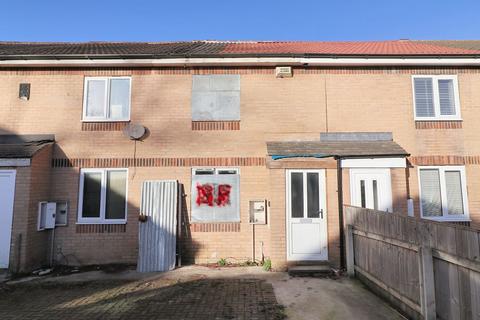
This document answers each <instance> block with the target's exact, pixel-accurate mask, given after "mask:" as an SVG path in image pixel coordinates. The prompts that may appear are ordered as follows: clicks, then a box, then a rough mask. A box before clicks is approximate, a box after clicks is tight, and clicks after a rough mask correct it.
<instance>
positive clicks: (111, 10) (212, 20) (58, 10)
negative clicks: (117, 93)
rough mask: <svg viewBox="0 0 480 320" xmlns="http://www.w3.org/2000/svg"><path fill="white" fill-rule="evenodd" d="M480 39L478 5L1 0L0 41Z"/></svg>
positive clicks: (471, 1) (447, 0) (468, 0)
mask: <svg viewBox="0 0 480 320" xmlns="http://www.w3.org/2000/svg"><path fill="white" fill-rule="evenodd" d="M396 39H416V40H426V39H432V40H435V39H480V0H436V1H434V0H414V1H413V0H396V1H390V0H384V1H376V0H375V1H374V0H363V1H360V0H345V1H339V0H330V1H324V0H317V1H305V0H292V1H284V0H277V1H273V0H268V1H263V0H256V1H251V0H236V1H229V0H224V1H220V0H199V1H182V0H174V1H153V0H132V1H123V0H116V1H113V0H96V1H94V0H81V1H73V0H63V1H57V0H35V1H34V0H0V41H183V40H307V41H313V40H317V41H335V40H336V41H348V40H351V41H353V40H396Z"/></svg>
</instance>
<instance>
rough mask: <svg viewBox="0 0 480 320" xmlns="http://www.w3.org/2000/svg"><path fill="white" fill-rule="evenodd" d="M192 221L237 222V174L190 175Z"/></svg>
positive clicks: (238, 183)
mask: <svg viewBox="0 0 480 320" xmlns="http://www.w3.org/2000/svg"><path fill="white" fill-rule="evenodd" d="M191 193H192V207H191V208H192V222H239V221H240V176H239V175H238V174H205V175H203V174H202V175H195V174H194V175H192V192H191Z"/></svg>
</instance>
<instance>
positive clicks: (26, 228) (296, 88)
mask: <svg viewBox="0 0 480 320" xmlns="http://www.w3.org/2000/svg"><path fill="white" fill-rule="evenodd" d="M479 58H480V44H479V43H478V42H475V41H470V42H463V41H457V42H455V41H430V42H429V41H423V42H421V41H408V40H400V41H385V42H216V41H194V42H174V43H14V42H11V43H6V42H4V43H0V134H1V135H0V267H2V268H9V269H10V270H11V271H14V272H18V271H28V270H31V269H33V268H35V267H38V266H40V265H44V264H49V263H58V264H70V265H78V264H81V265H86V264H103V263H132V264H135V263H138V268H139V270H167V269H170V268H172V267H173V266H174V265H175V261H176V260H177V261H179V260H180V259H181V261H182V262H183V263H185V262H193V263H206V262H216V261H218V260H219V259H227V260H229V261H245V260H256V261H261V260H262V259H271V261H272V265H273V267H274V268H276V269H282V268H285V267H286V266H288V265H289V264H299V263H304V262H311V261H314V262H322V261H328V262H330V263H331V264H332V265H336V266H338V265H340V264H341V263H342V252H343V241H342V239H343V238H342V237H343V235H342V233H343V231H342V230H343V219H342V214H343V213H342V208H343V205H348V204H350V205H355V206H361V207H368V208H374V209H378V210H382V211H388V212H392V211H398V212H402V213H404V214H408V215H414V216H418V217H422V218H424V219H433V220H438V221H445V222H446V223H464V224H471V225H472V226H478V225H480V142H479V134H478V131H477V129H478V128H477V126H478V124H479V123H480V112H479V111H480V90H479V88H480V67H479V66H480V59H479ZM386 214H387V213H386Z"/></svg>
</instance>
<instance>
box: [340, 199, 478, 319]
mask: <svg viewBox="0 0 480 320" xmlns="http://www.w3.org/2000/svg"><path fill="white" fill-rule="evenodd" d="M344 212H345V223H346V225H347V226H348V228H347V230H348V232H347V235H346V237H347V241H346V243H347V244H348V239H349V237H351V239H352V240H351V241H352V242H353V244H351V245H350V246H348V245H347V266H348V267H349V269H352V268H353V270H349V274H353V273H354V272H356V274H357V275H359V277H360V278H361V279H366V280H368V281H366V282H367V284H368V285H372V284H373V286H374V287H375V290H377V291H379V290H380V291H381V292H382V294H384V295H385V296H386V297H387V298H389V299H390V300H391V301H392V302H393V303H394V304H396V305H397V306H398V307H399V309H401V310H403V311H404V313H406V314H407V315H409V316H410V317H412V318H426V319H436V318H438V319H479V320H480V241H479V238H480V237H479V236H480V232H479V231H477V230H474V229H471V228H468V227H466V226H462V225H455V224H447V223H440V222H434V221H429V220H423V219H418V218H413V217H408V216H407V215H406V214H405V215H403V214H398V213H385V212H380V211H375V210H370V209H364V208H358V207H351V206H345V210H344ZM351 250H353V252H348V251H351ZM424 255H427V256H424ZM428 257H429V258H428ZM351 259H353V260H354V261H351ZM428 261H430V262H428ZM432 273H433V274H432Z"/></svg>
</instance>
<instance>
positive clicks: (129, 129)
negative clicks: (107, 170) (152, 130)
mask: <svg viewBox="0 0 480 320" xmlns="http://www.w3.org/2000/svg"><path fill="white" fill-rule="evenodd" d="M123 133H124V134H125V135H126V136H127V137H128V138H130V139H131V140H139V139H141V138H142V137H143V136H144V135H145V133H146V129H145V127H144V126H142V125H141V124H136V123H129V124H127V125H126V127H125V128H124V129H123Z"/></svg>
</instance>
